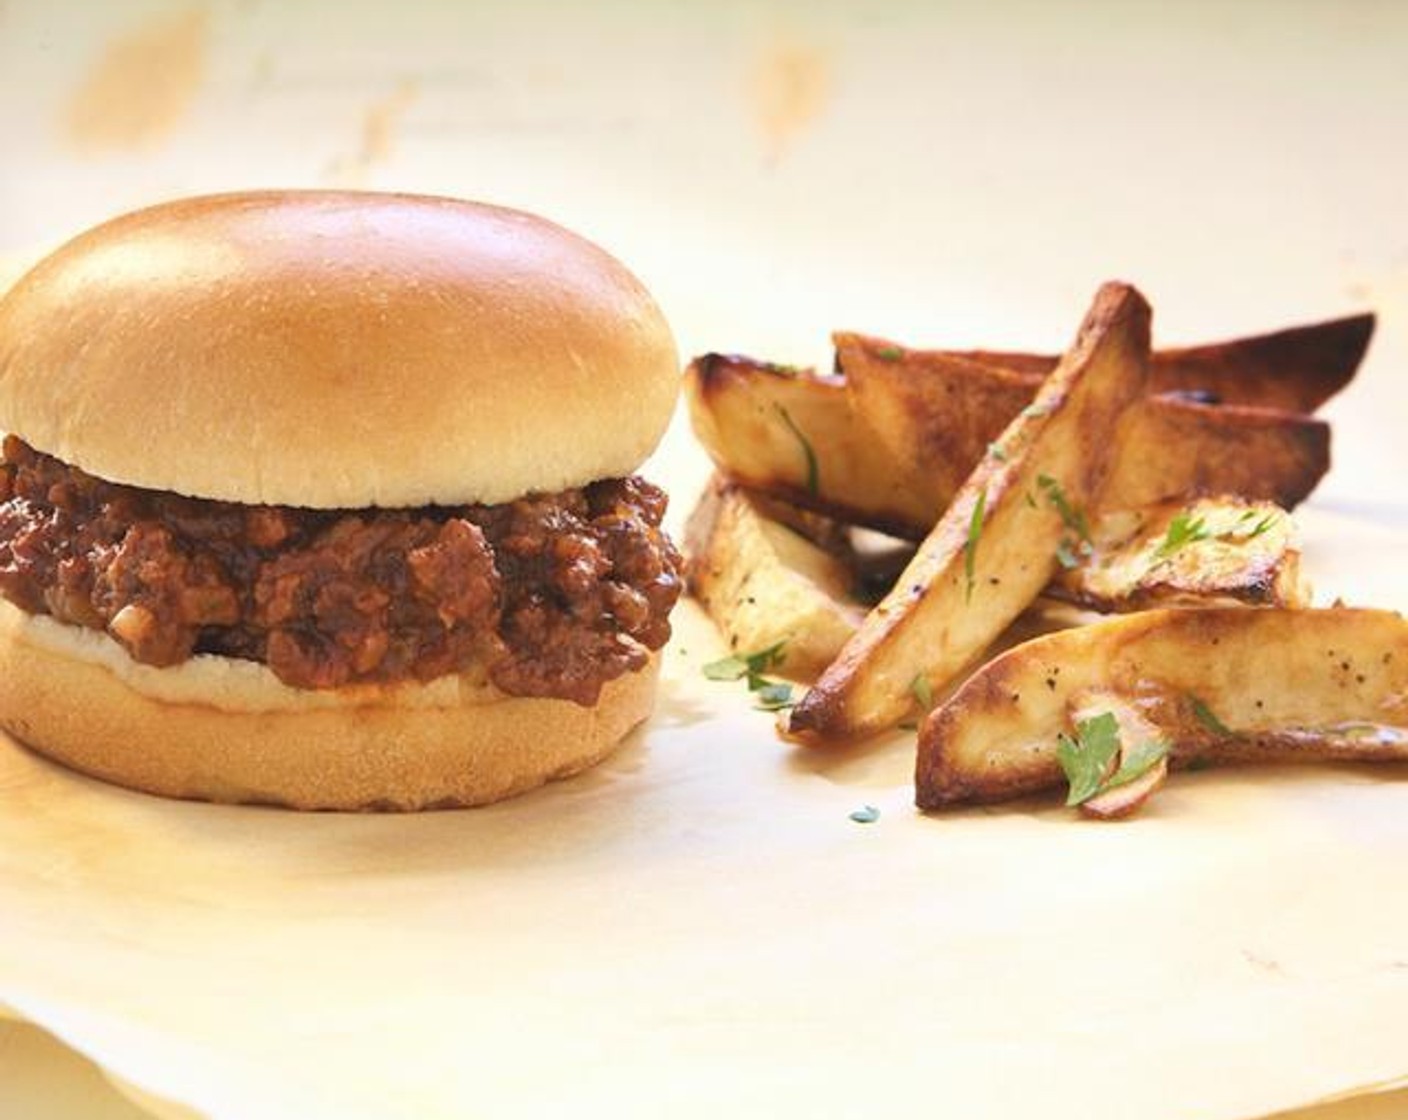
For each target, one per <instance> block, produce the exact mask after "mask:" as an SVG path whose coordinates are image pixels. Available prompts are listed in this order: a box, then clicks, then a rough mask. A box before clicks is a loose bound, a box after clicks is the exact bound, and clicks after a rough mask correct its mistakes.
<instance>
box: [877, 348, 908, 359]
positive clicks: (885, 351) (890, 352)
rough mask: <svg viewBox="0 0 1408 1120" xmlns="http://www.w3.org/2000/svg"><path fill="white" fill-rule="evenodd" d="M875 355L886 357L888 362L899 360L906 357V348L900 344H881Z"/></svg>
mask: <svg viewBox="0 0 1408 1120" xmlns="http://www.w3.org/2000/svg"><path fill="white" fill-rule="evenodd" d="M875 356H876V357H878V358H884V359H885V361H887V362H897V361H899V360H900V359H901V358H903V357H904V349H903V348H902V347H899V346H881V347H880V348H879V349H878V350H876V351H875Z"/></svg>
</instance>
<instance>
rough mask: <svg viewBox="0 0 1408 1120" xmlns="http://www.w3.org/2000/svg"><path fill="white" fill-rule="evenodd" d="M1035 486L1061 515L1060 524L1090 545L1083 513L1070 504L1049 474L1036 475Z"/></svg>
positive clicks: (1087, 527)
mask: <svg viewBox="0 0 1408 1120" xmlns="http://www.w3.org/2000/svg"><path fill="white" fill-rule="evenodd" d="M1036 484H1037V486H1038V487H1039V488H1040V489H1041V491H1042V493H1044V494H1045V495H1046V499H1047V501H1049V502H1050V503H1051V507H1052V508H1053V509H1054V510H1055V511H1056V512H1057V513H1058V514H1060V515H1061V523H1062V524H1063V525H1065V526H1066V528H1067V529H1069V530H1070V531H1071V532H1073V533H1074V534H1075V535H1076V536H1077V537H1078V538H1080V540H1082V541H1084V542H1085V543H1087V544H1090V543H1091V538H1090V526H1089V525H1088V524H1087V523H1086V520H1085V512H1084V511H1083V510H1079V509H1077V508H1076V507H1075V506H1073V505H1072V504H1071V502H1070V499H1068V498H1067V497H1066V492H1065V490H1063V489H1062V488H1061V484H1060V483H1059V482H1057V481H1056V480H1055V479H1054V478H1052V477H1051V476H1050V475H1049V474H1040V475H1037V479H1036Z"/></svg>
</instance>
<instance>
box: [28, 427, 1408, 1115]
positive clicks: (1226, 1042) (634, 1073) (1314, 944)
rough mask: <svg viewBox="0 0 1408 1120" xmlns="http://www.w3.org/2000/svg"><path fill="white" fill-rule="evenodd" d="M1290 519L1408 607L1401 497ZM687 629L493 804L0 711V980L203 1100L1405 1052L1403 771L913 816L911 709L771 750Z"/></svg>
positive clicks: (982, 1103) (1035, 1081) (661, 1103)
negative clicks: (885, 723) (50, 748)
mask: <svg viewBox="0 0 1408 1120" xmlns="http://www.w3.org/2000/svg"><path fill="white" fill-rule="evenodd" d="M678 437H679V433H678V432H676V433H675V435H674V437H672V442H671V446H670V448H669V449H668V450H667V452H666V454H665V455H664V456H662V458H661V460H660V462H659V463H658V464H657V467H658V469H657V470H656V472H655V473H656V474H657V476H658V477H662V478H664V479H665V480H666V481H667V482H670V483H673V484H674V488H675V491H676V493H678V494H679V495H680V498H679V499H678V504H679V505H680V506H681V507H682V506H684V505H686V504H687V501H688V494H689V492H690V489H691V487H692V486H693V485H694V484H695V482H696V481H697V479H698V477H699V475H700V473H701V469H702V468H701V464H700V462H699V461H698V460H697V458H696V456H695V453H694V452H693V450H692V449H691V448H689V447H688V446H687V444H686V443H685V442H684V441H682V440H680V439H679V438H678ZM678 512H682V510H680V511H678ZM1306 535H1307V552H1308V554H1309V555H1310V556H1311V557H1314V558H1316V562H1317V565H1318V567H1317V571H1318V572H1319V574H1320V575H1321V580H1320V583H1321V586H1322V588H1323V592H1324V594H1325V595H1327V596H1333V595H1334V594H1340V593H1343V594H1346V596H1347V597H1351V598H1353V599H1354V601H1373V602H1378V603H1383V604H1385V605H1392V606H1399V607H1402V606H1404V605H1405V604H1404V601H1403V593H1402V586H1401V577H1400V576H1399V574H1398V572H1397V569H1396V564H1397V561H1396V560H1395V559H1394V557H1395V556H1401V555H1402V548H1403V544H1404V541H1405V536H1404V534H1403V532H1402V530H1395V529H1393V528H1391V527H1388V528H1386V527H1384V525H1383V523H1382V519H1380V521H1379V522H1378V523H1370V522H1366V521H1365V520H1364V519H1363V518H1362V517H1357V516H1352V515H1350V514H1347V513H1346V514H1333V513H1320V514H1318V515H1317V514H1310V515H1308V516H1307V529H1306ZM1388 546H1391V547H1388ZM1394 549H1396V550H1397V551H1396V552H1395V551H1394ZM1395 581H1400V582H1399V583H1398V591H1397V598H1394V594H1395ZM1356 589H1357V590H1356ZM1359 591H1362V592H1363V594H1362V595H1361V594H1359V593H1358V592H1359ZM678 621H679V626H678V637H677V640H676V642H675V643H674V644H673V645H672V647H671V648H670V650H669V651H668V654H667V671H666V675H665V680H664V683H663V688H662V695H661V703H660V710H659V713H658V716H657V718H656V720H655V721H654V723H653V724H652V726H651V727H650V728H649V729H647V730H646V731H645V732H643V733H642V734H639V735H638V736H636V737H635V738H634V739H633V740H632V741H631V742H630V744H629V745H628V746H627V747H626V748H625V749H624V750H623V751H622V752H621V754H620V755H619V756H617V757H616V758H614V759H613V760H611V761H610V762H608V763H607V764H606V765H604V766H603V767H602V768H600V769H599V770H598V771H596V772H595V773H591V774H588V775H586V776H584V777H582V778H580V779H578V780H574V781H571V782H568V783H563V784H559V785H556V786H554V787H552V788H549V789H547V790H545V791H543V792H541V793H538V794H534V795H531V796H529V797H526V798H523V799H520V800H518V801H514V802H510V803H507V804H502V805H499V806H494V807H491V808H489V809H486V810H481V811H474V812H460V813H440V814H430V815H424V816H418V817H374V816H365V817H357V816H331V815H322V816H299V815H295V814H288V813H283V812H278V811H272V810H260V809H240V808H226V807H216V806H207V805H195V804H180V803H170V802H165V801H161V800H157V799H153V798H149V797H145V796H142V795H139V794H133V793H126V792H123V791H119V790H114V789H110V788H108V787H105V786H103V785H101V784H98V783H95V782H91V781H89V780H87V779H84V778H81V777H78V776H76V775H73V774H70V773H67V772H65V771H63V770H61V769H58V768H56V767H54V766H52V765H50V764H48V763H47V762H45V761H43V760H41V759H38V758H36V757H34V756H33V755H31V754H29V753H28V752H25V751H24V750H22V749H20V748H18V747H15V746H13V745H12V744H10V743H8V742H5V743H0V791H3V799H4V806H5V811H4V812H3V813H0V944H2V945H3V946H4V952H3V953H2V954H0V993H3V996H4V999H5V1000H6V1002H7V1003H9V1004H10V1005H12V1006H13V1007H14V1009H15V1010H16V1011H18V1012H19V1013H21V1014H23V1015H26V1016H28V1017H30V1018H32V1019H33V1020H35V1021H37V1022H39V1023H42V1024H43V1025H44V1026H46V1027H47V1028H48V1029H50V1030H51V1031H53V1032H54V1033H56V1034H57V1035H59V1036H60V1037H62V1038H63V1039H65V1040H66V1041H68V1042H69V1043H70V1044H72V1045H74V1046H75V1047H77V1048H78V1049H79V1050H81V1051H82V1052H84V1053H86V1054H89V1055H91V1056H93V1057H94V1058H95V1059H96V1060H98V1061H99V1062H101V1063H102V1064H104V1065H105V1066H106V1067H107V1068H109V1069H110V1070H112V1071H113V1072H114V1073H116V1074H117V1075H118V1076H120V1077H122V1078H124V1079H126V1080H129V1081H131V1082H133V1083H135V1084H137V1085H139V1086H142V1087H145V1088H147V1089H149V1090H151V1091H153V1092H155V1093H157V1094H159V1095H161V1096H163V1097H167V1098H170V1099H172V1100H175V1101H179V1102H186V1103H188V1104H190V1105H192V1106H194V1107H195V1108H196V1109H198V1110H199V1111H201V1112H202V1113H204V1114H205V1115H207V1116H209V1117H212V1118H226V1117H229V1118H236V1117H249V1116H261V1117H269V1116H291V1115H297V1116H301V1117H305V1118H310V1120H317V1118H321V1117H328V1118H332V1117H346V1116H400V1115H408V1116H412V1115H413V1116H417V1117H427V1118H428V1117H440V1116H444V1117H451V1116H465V1115H480V1114H482V1115H523V1114H534V1115H543V1114H568V1113H571V1114H576V1115H581V1114H594V1113H595V1112H598V1111H605V1110H607V1109H611V1110H612V1111H614V1112H615V1113H617V1114H626V1115H658V1114H661V1113H662V1112H668V1113H669V1114H671V1115H686V1116H694V1115H698V1116H705V1115H717V1114H721V1113H723V1112H725V1111H728V1112H731V1113H733V1114H741V1115H783V1114H789V1115H796V1114H804V1113H805V1114H810V1115H819V1116H844V1115H858V1114H862V1113H869V1112H872V1111H874V1110H876V1109H880V1108H898V1107H901V1106H904V1107H912V1106H914V1105H916V1104H920V1103H923V1104H924V1105H925V1106H926V1107H928V1108H931V1109H932V1110H934V1111H936V1112H944V1113H947V1114H950V1115H962V1116H965V1117H980V1116H1011V1115H1042V1116H1048V1117H1065V1116H1070V1117H1081V1118H1084V1120H1090V1118H1092V1117H1102V1116H1109V1117H1122V1116H1131V1115H1138V1116H1141V1117H1143V1118H1145V1120H1159V1118H1161V1117H1170V1118H1172V1117H1182V1116H1189V1115H1197V1116H1200V1117H1204V1118H1207V1120H1217V1118H1219V1117H1228V1118H1232V1117H1247V1116H1256V1115H1261V1114H1264V1113H1267V1112H1270V1111H1274V1110H1276V1109H1279V1108H1286V1107H1291V1106H1295V1105H1300V1104H1305V1103H1307V1102H1311V1101H1315V1100H1320V1099H1324V1098H1327V1097H1330V1096H1333V1095H1338V1094H1342V1093H1345V1092H1347V1091H1351V1090H1354V1089H1356V1088H1359V1087H1368V1086H1375V1085H1382V1084H1385V1083H1388V1082H1391V1081H1393V1080H1394V1079H1397V1078H1401V1077H1403V1076H1404V1075H1405V1074H1408V1054H1405V1047H1404V1045H1403V1043H1402V1038H1403V1035H1404V1029H1405V1027H1408V898H1405V896H1404V894H1403V892H1402V891H1401V890H1399V889H1398V883H1399V879H1400V872H1401V867H1402V865H1403V863H1404V861H1405V859H1408V814H1406V813H1404V812H1403V804H1404V786H1403V780H1404V778H1405V777H1408V775H1402V776H1400V775H1398V774H1395V773H1390V772H1386V771H1383V770H1379V771H1370V770H1367V769H1355V768H1315V769H1307V770H1300V771H1297V770H1294V769H1283V770H1277V771H1274V772H1267V771H1259V772H1253V771H1242V772H1231V771H1227V772H1210V773H1204V774H1198V775H1183V776H1179V777H1178V778H1177V779H1176V780H1175V781H1174V782H1173V783H1172V785H1171V787H1170V788H1169V789H1168V790H1166V791H1165V792H1164V793H1163V794H1162V795H1161V797H1160V798H1159V799H1157V802H1156V803H1155V804H1154V805H1153V806H1152V807H1151V809H1150V811H1149V812H1147V813H1146V814H1145V815H1144V816H1143V817H1141V818H1139V819H1137V820H1135V821H1132V822H1129V823H1126V824H1122V825H1116V826H1100V825H1093V824H1087V823H1082V822H1080V821H1078V820H1076V819H1075V818H1073V817H1072V816H1071V815H1069V814H1068V813H1067V812H1066V811H1064V810H1062V809H1061V808H1059V807H1057V806H1055V805H1052V804H1050V803H1039V804H1038V803H1024V804H1022V805H1020V806H1018V807H1016V808H1011V809H996V810H989V811H968V812H959V813H953V814H950V815H946V816H941V817H928V818H926V817H922V816H919V815H917V814H916V813H915V812H914V811H913V809H912V808H911V807H910V799H911V787H910V781H909V777H910V768H911V766H912V755H913V744H912V737H911V736H908V735H899V736H896V737H895V738H894V739H893V740H891V741H890V742H888V743H887V744H885V745H883V746H882V747H880V748H879V749H878V750H872V751H869V752H866V753H849V754H847V753H842V754H834V755H828V754H812V753H799V752H797V751H795V750H793V749H791V748H789V747H787V746H786V745H784V744H782V743H781V742H779V741H777V740H776V739H775V738H774V737H773V736H772V734H771V725H770V718H769V717H768V716H767V715H766V714H764V713H760V712H756V711H753V710H751V708H750V706H749V701H748V699H747V697H746V695H745V694H744V692H743V689H742V687H741V686H739V685H728V684H720V683H714V682H709V681H706V680H704V679H703V678H702V676H701V675H700V672H699V668H700V666H701V664H703V663H704V662H705V661H707V660H709V659H710V658H712V657H714V656H717V654H718V652H719V651H718V645H717V639H716V638H715V637H714V635H713V633H712V632H711V631H710V629H709V628H708V627H707V625H706V624H705V623H704V622H703V621H702V619H700V618H699V617H698V616H697V614H695V612H694V611H693V609H692V607H687V608H685V609H683V610H682V611H681V612H680V616H679V619H678ZM862 804H873V805H875V806H877V807H879V808H880V810H881V816H880V819H879V820H878V821H877V822H875V823H874V824H871V825H862V824H857V823H854V822H852V821H851V820H849V819H848V814H849V813H850V812H851V810H853V809H855V808H857V807H859V806H860V805H862Z"/></svg>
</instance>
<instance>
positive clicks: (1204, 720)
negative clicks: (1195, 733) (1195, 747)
mask: <svg viewBox="0 0 1408 1120" xmlns="http://www.w3.org/2000/svg"><path fill="white" fill-rule="evenodd" d="M1188 703H1189V705H1190V706H1191V707H1192V709H1193V715H1194V717H1195V718H1196V719H1197V721H1198V722H1199V723H1201V724H1202V725H1203V726H1204V727H1206V728H1207V729H1208V730H1209V731H1211V732H1212V733H1213V734H1214V735H1223V736H1229V737H1230V736H1232V735H1234V734H1236V732H1234V731H1233V730H1232V729H1231V728H1230V727H1228V726H1227V725H1226V724H1225V723H1223V722H1222V721H1221V720H1220V719H1218V718H1217V714H1216V713H1215V712H1214V711H1213V710H1212V709H1211V708H1209V707H1208V706H1207V705H1206V704H1205V703H1203V701H1202V700H1200V699H1199V698H1198V697H1196V696H1192V695H1190V696H1189V697H1188Z"/></svg>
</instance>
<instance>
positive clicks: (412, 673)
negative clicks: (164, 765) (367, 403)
mask: <svg viewBox="0 0 1408 1120" xmlns="http://www.w3.org/2000/svg"><path fill="white" fill-rule="evenodd" d="M665 503H666V498H665V495H664V493H663V492H662V491H661V490H659V489H658V488H657V487H655V486H652V485H651V484H650V483H648V482H646V481H644V480H643V479H640V478H634V477H632V478H615V479H605V480H603V481H600V482H594V483H591V484H590V485H588V486H585V487H583V488H581V489H575V490H564V491H562V492H560V493H556V494H533V495H529V496H528V497H525V498H520V499H518V500H517V501H513V502H506V503H504V504H502V505H494V506H482V505H468V506H453V507H449V506H426V507H422V508H419V509H366V510H315V509H301V508H294V507H289V506H250V505H240V504H236V503H233V502H218V501H207V500H204V499H197V498H187V497H183V496H181V495H178V494H172V493H166V492H164V491H156V490H145V489H140V488H138V487H134V486H124V485H119V484H116V483H111V482H105V481H103V480H101V479H98V478H94V477H92V476H91V475H87V474H85V473H84V472H83V471H81V470H78V469H77V468H76V467H71V466H69V465H67V464H65V463H63V462H61V461H60V460H58V459H55V458H52V457H51V456H48V455H44V454H41V453H40V452H37V451H35V450H34V449H33V448H31V447H29V446H28V445H27V444H25V443H24V442H23V441H21V440H19V439H17V438H16V437H14V436H7V437H6V438H5V441H4V446H3V452H2V453H0V594H3V595H4V596H5V597H6V598H7V599H9V600H10V601H11V602H12V603H14V604H15V605H16V606H18V607H20V608H21V609H23V610H26V611H29V612H31V613H42V614H49V615H52V616H53V617H54V618H56V619H58V620H59V621H61V622H66V623H71V624H75V625H79V626H86V627H90V628H93V629H97V630H105V631H107V632H108V633H109V634H111V635H112V637H113V638H115V639H116V640H117V641H118V642H120V643H121V644H122V645H123V646H124V647H125V648H126V649H127V651H128V653H130V654H131V656H132V657H133V658H134V659H135V660H137V661H141V662H145V663H147V664H150V665H175V664H179V663H180V662H182V661H184V660H185V659H186V658H188V657H190V656H192V655H193V654H197V653H213V654H219V655H222V656H225V657H237V658H244V659H247V660H253V661H260V662H263V663H264V664H266V665H268V666H269V668H270V669H271V670H272V671H273V672H274V673H275V674H276V675H277V676H278V678H279V679H280V680H282V681H284V682H285V683H286V684H290V685H293V686H295V687H298V688H335V687H337V686H339V685H345V684H351V683H356V682H383V683H390V682H395V681H401V680H407V679H413V680H418V681H426V680H430V679H432V678H434V677H438V676H441V675H442V674H445V673H451V672H458V671H463V670H465V669H468V668H470V667H471V666H474V665H482V666H485V667H486V668H487V673H488V678H489V680H490V681H492V682H493V683H494V684H495V685H496V686H497V687H498V688H500V689H501V690H502V691H504V692H506V693H509V694H511V695H515V696H553V697H560V698H563V699H568V700H573V701H576V702H577V703H579V704H591V703H594V702H595V701H596V699H597V696H598V694H599V693H600V691H601V687H602V685H603V684H605V683H606V682H607V681H609V680H612V679H614V678H616V677H619V676H621V675H623V674H625V673H628V672H633V671H635V670H638V669H640V668H642V667H643V666H644V664H645V662H646V660H647V659H648V657H649V651H651V650H655V649H659V648H660V647H661V646H663V645H664V644H665V642H666V641H667V640H668V639H669V636H670V623H669V613H670V609H671V608H672V607H673V606H674V604H675V600H676V599H677V598H678V597H679V594H680V587H681V584H680V558H679V554H678V553H677V552H676V550H675V548H674V546H673V545H672V544H671V543H670V541H669V539H668V538H667V537H666V536H665V535H664V533H663V532H661V530H660V521H661V518H662V517H663V516H664V513H665Z"/></svg>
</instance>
